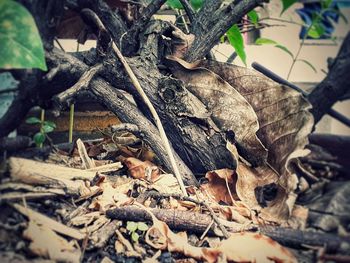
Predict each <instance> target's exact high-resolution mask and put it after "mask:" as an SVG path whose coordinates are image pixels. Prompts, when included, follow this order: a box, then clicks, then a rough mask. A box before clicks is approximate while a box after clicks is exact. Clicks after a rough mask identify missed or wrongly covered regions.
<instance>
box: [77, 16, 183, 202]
mask: <svg viewBox="0 0 350 263" xmlns="http://www.w3.org/2000/svg"><path fill="white" fill-rule="evenodd" d="M83 12H84V13H85V14H86V15H90V16H94V21H97V22H98V24H99V27H100V29H102V30H106V28H105V27H104V25H103V24H102V21H101V20H100V18H99V17H98V16H97V15H96V14H95V13H94V12H93V11H91V10H90V9H84V10H83ZM112 49H113V51H114V52H115V54H116V55H117V57H118V58H119V60H120V62H121V63H122V64H123V67H124V68H125V71H126V73H127V74H128V76H129V77H130V80H131V82H132V84H133V85H134V87H135V88H136V90H137V92H138V93H139V94H140V95H141V97H142V99H143V101H144V103H145V104H146V105H147V107H148V109H149V110H150V112H151V114H152V117H153V118H154V120H155V122H156V126H157V128H158V130H159V134H160V137H161V139H162V141H163V144H164V148H165V150H166V152H167V154H168V157H169V160H170V163H171V166H172V168H173V172H174V174H175V176H176V178H177V181H178V182H179V185H180V188H181V191H182V193H183V195H184V196H187V192H186V188H185V185H184V183H183V181H182V178H181V174H180V171H179V168H178V166H177V163H176V161H175V157H174V155H173V152H172V150H171V147H170V143H169V140H168V138H167V135H166V134H165V131H164V128H163V125H162V123H161V121H160V118H159V116H158V113H157V111H156V110H155V108H154V107H153V105H152V102H151V101H150V99H149V98H148V97H147V95H146V93H145V92H144V90H143V89H142V87H141V85H140V82H139V81H138V79H137V77H136V76H135V74H134V72H133V70H132V69H131V68H130V66H129V64H128V62H127V61H126V60H125V58H124V56H123V54H122V53H121V52H120V50H119V48H118V47H117V45H116V44H115V42H114V41H113V40H112Z"/></svg>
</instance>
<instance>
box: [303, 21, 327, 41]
mask: <svg viewBox="0 0 350 263" xmlns="http://www.w3.org/2000/svg"><path fill="white" fill-rule="evenodd" d="M324 32H325V29H324V27H323V26H322V24H321V23H320V22H318V21H315V22H313V23H312V24H311V26H310V28H309V29H308V31H307V35H308V36H309V37H312V38H315V39H318V38H320V37H321V36H322V35H323V34H324Z"/></svg>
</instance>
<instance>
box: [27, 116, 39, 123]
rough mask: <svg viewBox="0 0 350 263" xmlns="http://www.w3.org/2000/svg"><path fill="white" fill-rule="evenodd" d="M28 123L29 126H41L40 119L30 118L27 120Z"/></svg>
mask: <svg viewBox="0 0 350 263" xmlns="http://www.w3.org/2000/svg"><path fill="white" fill-rule="evenodd" d="M26 123H28V124H39V123H41V120H40V119H38V118H37V117H29V118H28V119H26Z"/></svg>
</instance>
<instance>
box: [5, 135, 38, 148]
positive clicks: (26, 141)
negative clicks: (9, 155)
mask: <svg viewBox="0 0 350 263" xmlns="http://www.w3.org/2000/svg"><path fill="white" fill-rule="evenodd" d="M31 143H32V139H31V138H30V137H27V136H21V135H17V136H16V137H14V138H10V137H3V138H0V152H1V151H18V150H21V149H24V148H27V147H29V146H30V144H31Z"/></svg>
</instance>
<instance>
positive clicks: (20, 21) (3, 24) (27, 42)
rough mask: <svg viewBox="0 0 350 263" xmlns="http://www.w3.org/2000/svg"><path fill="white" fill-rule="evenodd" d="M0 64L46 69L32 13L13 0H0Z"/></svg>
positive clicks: (6, 66) (1, 65)
mask: <svg viewBox="0 0 350 263" xmlns="http://www.w3.org/2000/svg"><path fill="white" fill-rule="evenodd" d="M0 43H1V48H0V58H1V59H0V68H3V69H14V68H16V69H18V68H40V69H42V70H47V67H46V62H45V57H44V48H43V44H42V42H41V38H40V35H39V32H38V29H37V27H36V25H35V21H34V19H33V17H32V15H31V14H30V13H29V11H28V10H27V9H25V8H24V7H23V6H22V5H21V4H19V3H17V2H15V1H12V0H1V1H0Z"/></svg>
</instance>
